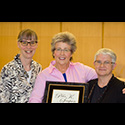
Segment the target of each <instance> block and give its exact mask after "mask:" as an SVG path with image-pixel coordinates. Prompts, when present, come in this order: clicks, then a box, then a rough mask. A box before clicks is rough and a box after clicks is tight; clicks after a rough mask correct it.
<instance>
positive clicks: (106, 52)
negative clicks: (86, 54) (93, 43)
mask: <svg viewBox="0 0 125 125" xmlns="http://www.w3.org/2000/svg"><path fill="white" fill-rule="evenodd" d="M99 54H103V55H109V56H110V57H111V58H112V62H113V63H115V62H116V59H117V56H116V54H115V53H114V52H113V50H111V49H109V48H102V49H99V50H98V51H97V52H96V54H95V57H94V61H96V58H97V56H98V55H99Z"/></svg>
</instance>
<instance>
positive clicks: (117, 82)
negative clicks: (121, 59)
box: [113, 77, 124, 88]
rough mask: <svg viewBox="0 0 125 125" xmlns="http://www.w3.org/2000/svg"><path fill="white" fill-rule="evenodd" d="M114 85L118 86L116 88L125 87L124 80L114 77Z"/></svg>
mask: <svg viewBox="0 0 125 125" xmlns="http://www.w3.org/2000/svg"><path fill="white" fill-rule="evenodd" d="M113 81H114V86H116V88H124V82H123V81H121V80H119V79H118V78H116V77H114V80H113Z"/></svg>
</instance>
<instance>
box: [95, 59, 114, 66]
mask: <svg viewBox="0 0 125 125" xmlns="http://www.w3.org/2000/svg"><path fill="white" fill-rule="evenodd" d="M95 64H96V65H98V66H99V65H101V64H103V65H104V66H107V65H110V64H115V63H114V62H109V61H105V62H103V63H102V62H101V61H100V60H96V61H95Z"/></svg>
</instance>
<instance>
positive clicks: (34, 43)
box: [20, 41, 38, 46]
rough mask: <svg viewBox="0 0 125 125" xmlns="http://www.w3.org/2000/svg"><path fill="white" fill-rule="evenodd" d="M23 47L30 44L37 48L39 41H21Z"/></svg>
mask: <svg viewBox="0 0 125 125" xmlns="http://www.w3.org/2000/svg"><path fill="white" fill-rule="evenodd" d="M20 42H21V45H22V46H28V44H30V46H36V44H37V43H38V41H31V42H28V41H20Z"/></svg>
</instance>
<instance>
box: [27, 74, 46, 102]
mask: <svg viewBox="0 0 125 125" xmlns="http://www.w3.org/2000/svg"><path fill="white" fill-rule="evenodd" d="M45 82H46V80H45V77H44V76H43V74H42V72H41V73H40V74H39V75H38V76H37V79H36V82H35V85H34V88H33V91H32V93H31V96H30V99H29V103H41V102H42V99H43V96H44V89H45Z"/></svg>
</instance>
